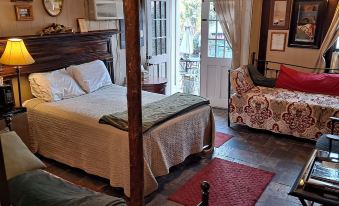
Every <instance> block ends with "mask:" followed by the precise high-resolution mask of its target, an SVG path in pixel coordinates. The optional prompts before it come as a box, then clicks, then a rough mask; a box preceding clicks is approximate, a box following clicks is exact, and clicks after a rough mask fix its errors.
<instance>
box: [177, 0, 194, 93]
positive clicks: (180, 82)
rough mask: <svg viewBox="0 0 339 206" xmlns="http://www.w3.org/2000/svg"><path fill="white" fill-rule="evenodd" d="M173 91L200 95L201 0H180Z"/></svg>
mask: <svg viewBox="0 0 339 206" xmlns="http://www.w3.org/2000/svg"><path fill="white" fill-rule="evenodd" d="M176 7H177V12H176V26H175V27H176V29H177V30H176V42H175V45H176V53H175V59H174V61H175V65H176V66H175V68H174V70H173V73H174V78H173V80H174V81H172V88H173V89H172V91H173V92H184V93H190V94H195V95H200V50H201V49H200V48H201V0H178V1H177V5H176Z"/></svg>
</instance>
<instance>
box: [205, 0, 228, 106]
mask: <svg viewBox="0 0 339 206" xmlns="http://www.w3.org/2000/svg"><path fill="white" fill-rule="evenodd" d="M201 18H202V22H201V77H200V85H201V87H200V95H201V96H204V97H206V98H208V99H209V100H210V102H211V105H212V106H214V107H220V108H227V101H228V96H227V93H228V92H227V91H228V72H227V69H229V68H231V63H232V62H231V60H232V52H231V49H230V47H229V46H228V44H227V42H226V41H225V37H224V33H223V31H222V28H221V26H220V24H219V21H218V19H217V15H216V12H215V10H214V3H213V2H210V1H208V0H205V1H203V2H202V14H201Z"/></svg>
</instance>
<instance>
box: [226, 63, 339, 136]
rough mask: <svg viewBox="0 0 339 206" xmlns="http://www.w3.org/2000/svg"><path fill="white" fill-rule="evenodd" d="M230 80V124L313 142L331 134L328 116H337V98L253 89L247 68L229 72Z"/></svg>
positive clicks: (271, 89)
mask: <svg viewBox="0 0 339 206" xmlns="http://www.w3.org/2000/svg"><path fill="white" fill-rule="evenodd" d="M230 78H231V85H232V89H233V91H234V92H235V93H234V94H233V95H231V96H230V102H229V120H230V122H231V123H236V124H244V125H247V126H249V127H252V128H257V129H265V130H269V131H272V132H275V133H282V134H287V135H293V136H296V137H301V138H306V139H311V140H316V139H317V138H318V137H319V136H321V135H322V134H329V133H330V132H331V123H330V119H329V117H332V116H335V117H339V96H330V95H323V94H311V93H305V92H299V91H291V90H287V89H281V88H268V87H261V86H255V85H254V84H253V82H252V80H251V77H250V75H249V72H248V69H247V66H243V67H240V68H238V69H236V70H233V71H231V75H230ZM335 132H336V133H339V126H336V128H335Z"/></svg>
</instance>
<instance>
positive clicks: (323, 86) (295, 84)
mask: <svg viewBox="0 0 339 206" xmlns="http://www.w3.org/2000/svg"><path fill="white" fill-rule="evenodd" d="M276 87H277V88H284V89H289V90H295V91H302V92H309V93H316V94H327V95H334V96H339V74H313V73H305V72H299V71H296V70H294V69H290V68H288V67H286V66H285V65H281V66H280V73H279V76H278V79H277V81H276Z"/></svg>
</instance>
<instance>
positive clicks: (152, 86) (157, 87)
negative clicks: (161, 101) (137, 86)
mask: <svg viewBox="0 0 339 206" xmlns="http://www.w3.org/2000/svg"><path fill="white" fill-rule="evenodd" d="M141 85H142V90H144V91H148V92H153V93H158V94H166V85H167V79H166V78H159V77H149V78H147V79H145V80H143V81H142V82H141Z"/></svg>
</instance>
